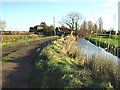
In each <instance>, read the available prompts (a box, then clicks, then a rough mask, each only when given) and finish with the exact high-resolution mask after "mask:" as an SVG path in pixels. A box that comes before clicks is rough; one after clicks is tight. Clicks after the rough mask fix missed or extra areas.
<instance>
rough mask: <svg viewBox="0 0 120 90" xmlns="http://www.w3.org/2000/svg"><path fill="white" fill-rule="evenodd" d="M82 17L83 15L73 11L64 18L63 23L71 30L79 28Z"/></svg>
mask: <svg viewBox="0 0 120 90" xmlns="http://www.w3.org/2000/svg"><path fill="white" fill-rule="evenodd" d="M80 19H82V15H81V14H80V13H78V12H71V13H69V14H68V15H67V16H66V17H65V18H64V19H63V20H62V22H61V23H62V25H66V26H68V28H69V29H71V30H73V31H74V30H78V28H79V21H80Z"/></svg>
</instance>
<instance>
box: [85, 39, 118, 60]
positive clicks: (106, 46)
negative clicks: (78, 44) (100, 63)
mask: <svg viewBox="0 0 120 90" xmlns="http://www.w3.org/2000/svg"><path fill="white" fill-rule="evenodd" d="M86 40H89V41H90V42H91V43H93V44H94V45H96V46H98V47H101V48H103V49H105V51H107V52H110V53H111V54H113V55H115V56H117V57H118V58H120V47H118V46H119V45H118V46H114V45H111V44H107V43H104V42H100V41H96V40H94V39H87V38H86Z"/></svg>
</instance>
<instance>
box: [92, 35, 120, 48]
mask: <svg viewBox="0 0 120 90" xmlns="http://www.w3.org/2000/svg"><path fill="white" fill-rule="evenodd" d="M91 39H94V40H95V41H100V42H103V43H107V44H111V45H113V46H115V47H120V43H119V36H118V35H112V36H111V38H109V37H105V36H97V35H91Z"/></svg>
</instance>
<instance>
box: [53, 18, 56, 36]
mask: <svg viewBox="0 0 120 90" xmlns="http://www.w3.org/2000/svg"><path fill="white" fill-rule="evenodd" d="M53 24H54V36H55V35H56V31H55V17H53Z"/></svg>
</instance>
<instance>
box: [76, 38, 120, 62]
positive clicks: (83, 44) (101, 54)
mask: <svg viewBox="0 0 120 90" xmlns="http://www.w3.org/2000/svg"><path fill="white" fill-rule="evenodd" d="M77 46H78V47H79V48H80V53H81V54H82V55H86V56H87V59H88V60H89V59H91V58H92V57H93V56H94V55H97V57H98V59H102V58H103V59H109V60H115V61H117V60H120V59H118V58H117V57H116V56H114V55H113V54H111V53H109V52H106V51H105V50H104V49H103V48H101V47H98V46H96V45H94V44H92V43H91V42H89V41H88V40H85V39H83V38H80V39H78V41H77Z"/></svg>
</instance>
